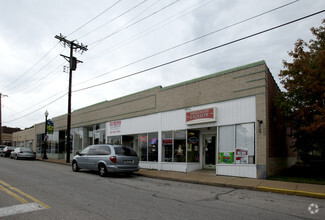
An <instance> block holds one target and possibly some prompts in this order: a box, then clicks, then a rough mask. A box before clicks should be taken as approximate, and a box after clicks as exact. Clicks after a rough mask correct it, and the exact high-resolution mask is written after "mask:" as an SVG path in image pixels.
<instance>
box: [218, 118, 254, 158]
mask: <svg viewBox="0 0 325 220" xmlns="http://www.w3.org/2000/svg"><path fill="white" fill-rule="evenodd" d="M218 147H219V155H218V157H219V159H218V162H219V163H226V164H234V163H236V164H254V163H255V126H254V123H247V124H238V125H231V126H223V127H219V145H218Z"/></svg>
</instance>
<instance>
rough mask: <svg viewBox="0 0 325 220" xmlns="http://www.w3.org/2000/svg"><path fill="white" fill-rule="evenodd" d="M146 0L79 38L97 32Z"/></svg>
mask: <svg viewBox="0 0 325 220" xmlns="http://www.w3.org/2000/svg"><path fill="white" fill-rule="evenodd" d="M146 1H147V0H144V1H142V2H140V3H139V4H137V5H135V6H133V7H132V8H130V9H128V10H127V11H125V12H123V13H121V14H119V15H117V16H116V17H114V18H112V19H111V20H109V21H107V22H106V23H104V24H102V25H100V26H99V27H97V28H95V29H93V30H91V31H90V32H88V33H86V34H84V35H82V36H80V37H78V39H82V38H84V37H86V36H87V35H89V34H91V33H93V32H95V31H97V30H99V29H101V28H103V27H104V26H106V25H107V24H109V23H111V22H113V21H115V20H117V19H118V18H120V17H122V16H123V15H125V14H127V13H129V12H130V11H132V10H134V9H136V8H137V7H139V6H140V5H142V4H143V3H145V2H146Z"/></svg>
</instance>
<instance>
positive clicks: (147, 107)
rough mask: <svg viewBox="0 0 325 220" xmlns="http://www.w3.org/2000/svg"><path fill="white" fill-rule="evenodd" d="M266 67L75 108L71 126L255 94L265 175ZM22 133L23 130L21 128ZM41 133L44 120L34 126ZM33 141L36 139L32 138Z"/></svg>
mask: <svg viewBox="0 0 325 220" xmlns="http://www.w3.org/2000/svg"><path fill="white" fill-rule="evenodd" d="M267 71H268V68H267V66H266V64H265V62H264V61H262V62H257V63H254V64H249V65H246V66H242V67H238V68H235V69H232V70H226V71H223V72H219V73H216V74H211V75H208V76H204V77H201V78H197V79H194V80H191V81H186V82H183V83H179V84H176V85H172V86H168V87H165V88H161V87H160V86H157V87H154V88H152V89H148V90H145V91H141V92H139V93H135V94H132V95H129V96H125V97H121V98H118V99H115V100H111V101H105V102H102V103H98V104H96V105H93V106H89V107H86V108H83V109H79V110H77V111H74V112H73V113H72V126H71V127H72V128H73V127H82V126H85V125H93V124H97V123H104V122H107V121H112V120H120V119H126V118H131V117H136V116H141V115H147V114H152V113H157V112H164V111H170V110H175V109H181V108H187V107H193V106H199V105H203V104H208V103H215V102H221V101H225V100H232V99H237V98H242V97H247V96H255V97H256V119H257V120H263V122H264V123H263V124H262V127H261V133H259V132H258V124H256V130H257V132H256V135H257V136H256V141H257V143H256V146H257V148H256V164H257V165H258V170H259V171H258V177H259V176H263V175H265V172H266V171H265V167H266V163H267V152H268V142H267V136H268V133H267V132H268V129H267V127H266V126H267V123H268V118H267V116H266V111H267V109H268V103H267V100H266V94H267V88H268V72H267ZM52 120H53V122H54V129H55V130H56V131H57V130H64V129H66V123H67V116H66V115H62V116H59V117H55V118H53V119H52ZM24 132H25V131H24ZM35 133H36V134H37V133H44V123H41V124H38V125H36V126H35ZM35 142H36V141H35Z"/></svg>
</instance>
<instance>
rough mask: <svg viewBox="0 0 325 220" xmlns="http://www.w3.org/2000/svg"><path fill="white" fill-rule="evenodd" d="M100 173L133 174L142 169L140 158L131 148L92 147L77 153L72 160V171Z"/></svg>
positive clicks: (104, 145)
mask: <svg viewBox="0 0 325 220" xmlns="http://www.w3.org/2000/svg"><path fill="white" fill-rule="evenodd" d="M80 169H87V170H95V171H98V173H99V175H100V176H106V175H107V173H129V174H131V173H133V172H136V171H138V170H139V169H140V167H139V157H138V155H137V153H136V152H135V151H134V150H133V149H132V148H130V147H127V146H123V145H108V144H102V145H90V146H88V147H86V148H85V149H83V150H82V151H81V152H77V153H76V156H74V157H73V160H72V170H73V171H74V172H77V171H79V170H80Z"/></svg>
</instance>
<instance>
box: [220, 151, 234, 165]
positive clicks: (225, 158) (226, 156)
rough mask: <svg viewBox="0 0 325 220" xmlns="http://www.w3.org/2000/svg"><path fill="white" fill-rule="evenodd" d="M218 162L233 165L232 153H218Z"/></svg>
mask: <svg viewBox="0 0 325 220" xmlns="http://www.w3.org/2000/svg"><path fill="white" fill-rule="evenodd" d="M219 162H220V163H227V164H232V163H234V152H220V153H219Z"/></svg>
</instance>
